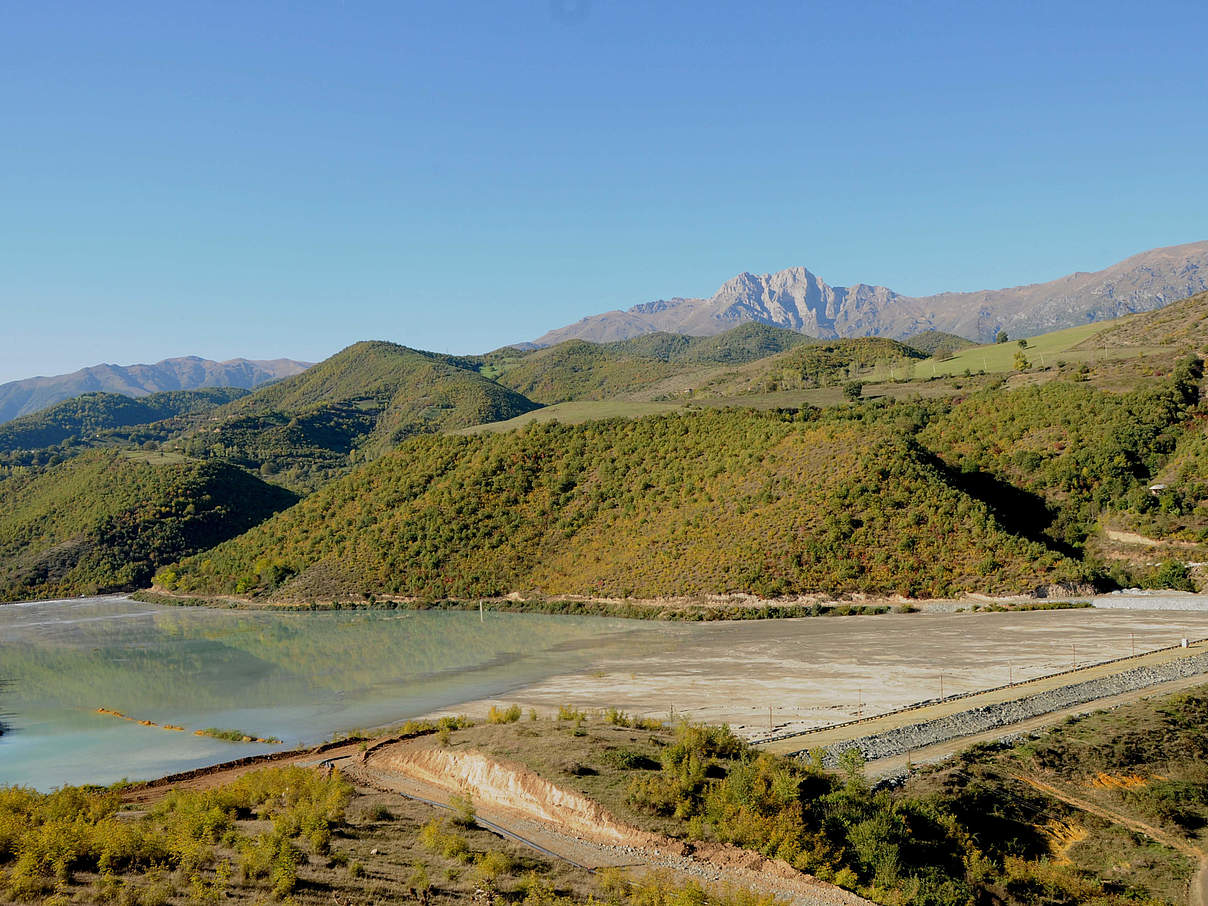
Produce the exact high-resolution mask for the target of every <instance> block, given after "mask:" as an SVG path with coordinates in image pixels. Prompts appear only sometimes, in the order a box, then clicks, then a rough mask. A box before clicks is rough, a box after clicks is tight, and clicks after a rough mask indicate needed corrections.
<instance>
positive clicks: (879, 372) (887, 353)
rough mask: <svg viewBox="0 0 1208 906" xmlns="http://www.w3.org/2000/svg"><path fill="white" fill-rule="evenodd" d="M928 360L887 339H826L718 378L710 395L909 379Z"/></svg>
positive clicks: (712, 383)
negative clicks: (921, 361)
mask: <svg viewBox="0 0 1208 906" xmlns="http://www.w3.org/2000/svg"><path fill="white" fill-rule="evenodd" d="M924 358H926V355H924V354H923V353H922V352H920V351H919V350H918V349H915V348H914V347H913V346H907V345H906V344H904V343H899V342H898V341H897V340H887V339H885V338H883V337H861V338H859V339H852V340H825V341H817V342H813V343H808V344H803V345H800V346H797V347H794V348H793V349H790V350H788V351H787V352H783V353H780V354H778V355H774V356H770V357H769V358H766V359H760V360H758V361H756V362H752V363H751V364H749V365H747V366H745V367H743V368H739V369H736V370H735V371H734V372H733V373H732V374H730V375H726V376H723V377H720V378H718V379H717V380H715V381H713V382H711V383H710V385H709V386H708V387H707V388H706V389H707V390H708V391H709V393H710V394H711V395H714V396H727V395H735V394H741V393H752V392H756V393H763V392H774V391H777V390H804V389H811V388H815V387H834V386H837V385H840V384H846V383H849V382H851V381H860V380H906V379H908V378H909V377H910V376H911V371H912V366H913V364H914V362H916V361H919V360H920V359H924Z"/></svg>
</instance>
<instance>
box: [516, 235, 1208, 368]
mask: <svg viewBox="0 0 1208 906" xmlns="http://www.w3.org/2000/svg"><path fill="white" fill-rule="evenodd" d="M1204 290H1208V242H1197V243H1191V244H1188V245H1179V246H1171V247H1168V248H1160V249H1153V250H1151V251H1148V252H1143V253H1141V254H1139V255H1134V256H1132V257H1131V258H1128V259H1126V260H1124V261H1121V262H1119V263H1118V264H1115V265H1113V266H1111V267H1108V268H1105V269H1103V270H1100V271H1096V272H1094V273H1083V272H1078V273H1074V274H1070V275H1068V276H1065V277H1061V278H1059V279H1057V280H1051V281H1049V282H1047V283H1034V284H1029V285H1026V286H1016V287H1011V288H1009V289H999V290H983V291H979V292H960V293H952V292H949V293H939V294H937V295H933V296H917V297H912V296H906V295H902V294H900V293H897V292H894V291H893V290H891V289H888V288H887V287H884V286H870V285H868V284H864V283H857V284H855V285H853V286H830V285H828V284H827V283H826V282H825V281H823V280H822V279H820V278H819V277H818V276H817V275H815V274H813V273H811V272H810V271H808V270H806V269H805V268H804V267H794V268H789V269H787V270H783V271H778V272H776V273H774V274H750V273H743V274H739V275H738V276H736V277H734V278H733V279H731V280H729V281H728V282H726V283H725V284H724V285H723V286H722V287H721V288H720V289H718V290H717V292H716V293H714V294H713V295H712V296H711V297H710V298H708V299H695V298H674V299H666V300H663V299H660V300H658V301H655V302H647V303H643V304H641V305H636V306H634V307H633V308H631V309H629V310H628V311H611V312H606V313H604V314H601V315H594V316H592V317H587V318H583V319H582V320H580V321H578V322H576V323H575V324H572V325H570V326H568V327H563V328H560V329H557V330H551V331H549V332H548V333H546V334H545V335H544V336H542V337H541V338H539V339H538V340H536V341H534V342H535V343H536V345H542V346H550V345H554V344H556V343H560V342H563V341H565V340H569V339H584V340H591V341H594V342H609V341H615V340H622V339H625V338H627V337H633V336H638V335H640V334H644V333H654V332H656V331H666V332H671V333H686V334H693V335H697V334H699V335H711V334H717V333H721V332H723V331H725V330H728V329H730V328H732V327H734V326H735V325H736V324H740V323H744V322H751V321H754V322H759V323H763V324H771V325H775V326H778V327H785V328H789V329H791V330H796V331H800V332H802V333H806V334H809V335H811V336H815V337H823V338H835V337H862V336H883V337H893V338H896V339H905V338H907V337H909V336H912V335H915V334H918V333H920V332H925V331H928V330H940V331H945V332H948V333H952V334H956V335H958V336H962V337H967V338H969V339H975V340H979V341H982V342H988V341H990V340H992V339H993V338H994V335H995V334H996V333H997V332H998V331H999V330H1003V329H1005V330H1007V331H1008V333H1010V334H1011V335H1012V336H1031V335H1034V334H1038V333H1044V332H1046V331H1051V330H1055V329H1058V328H1061V327H1072V326H1075V325H1078V324H1085V323H1086V322H1088V321H1101V320H1106V319H1110V318H1117V317H1120V316H1121V315H1126V314H1130V313H1132V312H1139V311H1149V310H1152V309H1155V308H1160V307H1161V306H1163V305H1166V304H1168V303H1170V302H1174V301H1175V300H1177V299H1182V298H1184V297H1186V296H1189V295H1192V294H1194V293H1199V292H1203V291H1204Z"/></svg>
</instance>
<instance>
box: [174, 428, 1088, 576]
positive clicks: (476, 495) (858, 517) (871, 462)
mask: <svg viewBox="0 0 1208 906" xmlns="http://www.w3.org/2000/svg"><path fill="white" fill-rule="evenodd" d="M1077 571H1078V565H1077V564H1076V563H1074V562H1072V561H1070V560H1068V559H1067V558H1065V557H1063V556H1061V555H1060V554H1057V553H1055V552H1053V551H1051V550H1048V549H1046V548H1045V547H1044V546H1043V545H1041V544H1039V543H1036V542H1034V541H1030V540H1027V539H1025V538H1023V537H1020V536H1017V535H1013V534H1011V533H1010V532H1008V531H1006V530H1005V529H1004V528H1003V526H1002V524H1001V523H1000V522H999V520H998V519H997V517H996V516H995V514H994V512H993V511H992V509H991V507H989V506H988V505H986V504H985V503H984V502H982V501H980V500H977V499H975V498H974V497H972V496H970V495H969V494H967V493H965V492H963V491H961V490H959V489H957V488H956V487H954V486H953V485H952V484H951V483H950V482H949V481H948V479H947V477H946V475H945V473H944V471H943V470H942V469H940V468H938V467H937V466H936V465H935V464H934V463H933V462H932V461H931V458H930V457H929V456H928V455H927V453H926V452H925V451H923V450H921V449H920V448H918V447H917V446H916V445H915V444H913V443H912V442H911V441H910V440H909V439H908V438H906V437H904V436H902V435H901V434H900V433H899V432H897V431H895V430H894V429H892V428H890V427H889V426H887V425H884V424H881V423H864V422H861V421H857V420H845V419H836V420H833V421H825V420H824V421H822V422H814V421H807V422H801V421H799V420H796V419H794V418H793V417H789V418H785V417H781V416H776V415H774V414H758V413H751V412H743V411H725V412H711V413H698V414H688V415H673V416H661V417H652V418H646V419H639V420H634V421H620V420H613V421H603V422H594V423H591V424H586V425H580V426H574V427H570V426H560V425H550V426H534V427H531V428H529V429H526V430H524V431H520V432H513V433H510V434H504V435H493V434H488V435H480V436H473V437H450V436H445V437H425V438H417V439H414V440H412V441H410V442H409V443H407V444H406V445H405V446H404V447H403V448H402V449H400V450H399V451H397V452H396V453H393V454H390V455H387V456H385V457H383V458H382V459H381V460H379V461H377V462H375V463H373V464H371V465H368V466H366V467H364V468H361V469H358V470H357V471H356V472H354V473H353V474H351V475H349V476H347V477H346V478H343V479H341V480H339V481H337V482H335V483H333V484H331V485H329V486H327V487H325V488H323V489H322V490H320V491H318V492H317V493H315V494H314V495H312V496H311V497H309V498H307V499H306V500H304V501H303V502H302V503H300V504H299V505H298V506H296V507H294V508H292V509H291V510H289V511H287V512H285V513H282V514H279V515H278V516H277V517H275V518H274V519H271V520H269V521H268V522H266V523H264V524H262V525H260V526H258V527H257V528H255V529H253V530H252V531H250V532H249V533H248V534H246V535H244V536H242V537H240V538H238V539H235V540H233V541H230V542H227V543H226V544H224V545H221V546H219V547H218V548H216V549H214V550H212V551H209V552H207V553H206V554H205V555H204V556H200V557H194V558H192V559H190V560H188V561H186V562H185V563H184V564H182V565H181V566H180V567H179V568H178V569H176V570H174V572H173V573H172V574H171V576H169V579H170V582H171V584H172V585H173V586H174V587H176V588H179V589H182V590H185V591H190V592H205V593H230V592H239V593H248V592H252V593H260V594H272V595H275V596H280V597H284V598H303V599H305V598H308V597H330V596H333V595H335V596H338V595H341V594H347V593H349V592H350V591H352V592H372V593H377V594H397V595H408V596H420V597H444V596H454V597H472V596H476V595H502V594H506V593H508V592H511V591H526V592H533V591H540V592H543V593H547V594H584V595H606V596H612V595H634V596H640V597H651V596H659V595H682V594H703V593H722V592H751V593H755V594H759V595H782V594H791V593H795V592H807V591H816V590H819V589H826V590H831V591H835V592H842V591H868V592H902V593H904V594H912V595H930V594H956V593H959V592H961V591H964V590H974V589H976V590H987V589H994V590H1019V588H1021V587H1026V586H1029V585H1034V584H1036V583H1039V582H1045V581H1050V580H1054V579H1065V578H1070V577H1072V576H1074V575H1076V574H1077Z"/></svg>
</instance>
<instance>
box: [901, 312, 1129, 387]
mask: <svg viewBox="0 0 1208 906" xmlns="http://www.w3.org/2000/svg"><path fill="white" fill-rule="evenodd" d="M1115 323H1116V322H1115V321H1098V322H1096V323H1094V324H1083V325H1080V326H1078V327H1068V328H1066V329H1065V330H1055V331H1053V332H1052V333H1045V334H1040V335H1039V336H1035V337H1028V338H1026V339H1025V340H1024V342H1025V343H1026V347H1025V348H1023V349H1022V350H1021V349H1020V346H1019V338H1017V337H1012V338H1010V340H1008V342H1005V343H989V344H986V345H983V346H970V347H967V348H965V349H961V350H959V351H957V352H955V353H953V354H952V355H951V356H933V357H932V358H929V359H927V360H926V361H923V362H919V363H918V365H917V366H916V367H915V369H914V375H915V376H916V377H919V378H927V377H932V376H934V375H953V374H961V373H963V372H966V371H970V372H974V373H976V372H979V371H986V372H1004V371H1005V372H1010V371H1014V370H1016V368H1017V365H1016V358H1015V354H1016V353H1018V352H1021V351H1022V352H1023V355H1024V358H1025V360H1026V361H1027V362H1028V363H1029V366H1039V367H1042V368H1043V367H1050V366H1053V365H1056V364H1057V363H1058V362H1065V363H1083V362H1094V361H1101V360H1103V359H1105V358H1107V359H1118V358H1128V357H1130V356H1132V355H1134V354H1135V353H1134V352H1133V351H1131V350H1122V349H1111V350H1109V351H1107V352H1105V351H1104V349H1103V344H1102V341H1101V340H1100V335H1101V334H1103V333H1104V332H1105V331H1107V330H1109V329H1110V328H1111V327H1112V325H1113V324H1115ZM1091 338H1094V340H1093V342H1092V339H1091Z"/></svg>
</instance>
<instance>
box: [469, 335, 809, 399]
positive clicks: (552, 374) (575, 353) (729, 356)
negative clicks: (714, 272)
mask: <svg viewBox="0 0 1208 906" xmlns="http://www.w3.org/2000/svg"><path fill="white" fill-rule="evenodd" d="M812 342H814V340H813V338H812V337H807V336H805V335H804V334H800V333H797V332H796V331H792V330H786V329H784V328H781V327H769V326H767V325H766V324H743V325H740V326H738V327H735V328H734V329H733V330H729V331H726V332H725V333H722V334H718V335H717V336H711V337H692V336H685V335H683V334H671V333H650V334H643V335H642V336H639V337H634V338H632V339H629V340H620V341H618V342H615V343H589V342H587V341H585V340H568V341H566V342H565V343H559V344H557V345H556V346H549V347H545V348H542V349H536V350H532V351H528V352H523V353H522V352H520V351H519V350H515V349H506V350H499V351H498V352H495V353H491V354H489V355H486V356H482V357H480V359H479V360H478V361H480V364H479V370H480V371H481V372H482V373H483V374H484V375H487V376H489V377H492V378H494V379H495V380H497V381H499V383H501V384H504V385H506V386H508V387H511V388H513V389H514V390H516V391H518V392H520V393H523V394H524V395H525V396H527V397H529V398H530V399H534V400H537V401H538V402H541V403H543V404H545V405H551V404H554V403H562V402H567V401H570V400H603V399H610V398H612V397H616V396H623V395H625V394H630V393H634V392H635V391H639V390H642V389H645V388H648V387H651V386H652V385H654V384H657V383H658V382H660V381H662V380H664V379H666V378H668V377H671V376H673V375H688V376H691V375H703V374H705V373H707V372H709V371H710V368H709V366H718V365H742V364H746V363H748V362H754V361H757V360H759V359H764V358H767V357H769V356H773V355H776V354H778V353H781V352H784V351H786V350H789V349H793V348H794V347H797V346H801V345H803V344H806V343H812ZM703 382H704V381H703V380H702V381H701V383H703Z"/></svg>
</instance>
